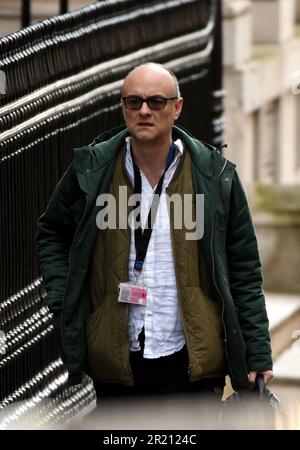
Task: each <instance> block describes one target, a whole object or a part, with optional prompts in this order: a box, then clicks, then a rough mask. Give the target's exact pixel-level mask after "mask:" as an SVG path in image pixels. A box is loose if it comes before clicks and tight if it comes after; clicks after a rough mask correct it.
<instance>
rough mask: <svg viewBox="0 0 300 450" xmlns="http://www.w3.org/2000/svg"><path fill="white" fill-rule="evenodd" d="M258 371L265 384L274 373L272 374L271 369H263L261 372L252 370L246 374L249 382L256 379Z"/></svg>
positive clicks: (251, 382)
mask: <svg viewBox="0 0 300 450" xmlns="http://www.w3.org/2000/svg"><path fill="white" fill-rule="evenodd" d="M258 373H259V374H261V375H263V376H264V382H265V384H267V383H268V382H269V381H270V380H272V378H273V377H274V374H273V372H272V370H265V371H263V372H257V371H253V372H250V373H249V375H248V376H249V383H250V384H255V380H256V377H257V374H258Z"/></svg>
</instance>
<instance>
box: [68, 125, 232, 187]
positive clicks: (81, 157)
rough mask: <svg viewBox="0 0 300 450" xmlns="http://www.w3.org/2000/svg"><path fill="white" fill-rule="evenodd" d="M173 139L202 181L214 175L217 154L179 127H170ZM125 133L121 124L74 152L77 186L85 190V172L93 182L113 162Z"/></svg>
mask: <svg viewBox="0 0 300 450" xmlns="http://www.w3.org/2000/svg"><path fill="white" fill-rule="evenodd" d="M172 134H173V139H177V138H180V139H181V140H182V141H183V142H184V143H185V146H186V147H187V149H188V151H189V152H190V155H191V159H192V163H193V165H194V167H195V168H196V170H198V171H199V172H200V173H201V175H202V176H204V177H205V178H212V177H215V176H218V175H219V173H220V172H221V169H222V167H223V165H224V162H225V159H224V158H223V157H222V156H221V155H219V153H218V152H217V151H216V148H215V147H212V146H211V145H209V144H206V143H204V142H202V141H200V140H199V139H196V138H195V137H194V136H192V135H191V134H190V133H189V132H188V131H186V130H184V129H183V128H182V127H179V126H174V127H173V133H172ZM128 135H129V133H128V130H127V129H126V127H125V126H124V125H123V126H121V127H118V128H114V129H112V130H110V131H107V132H105V133H103V134H101V135H99V136H97V137H96V138H95V139H94V141H93V142H92V143H91V144H90V145H88V146H85V147H80V148H76V149H75V150H74V166H75V170H76V172H77V174H78V178H79V183H80V185H81V186H82V188H83V189H84V190H85V191H86V189H87V187H86V184H87V180H86V174H87V173H88V178H89V182H88V184H90V183H93V179H95V180H97V177H98V172H99V170H101V169H103V168H104V167H105V166H106V165H107V164H109V163H110V162H113V161H114V160H115V158H116V156H117V154H118V152H119V151H120V149H121V148H122V147H123V145H124V143H125V138H126V136H128Z"/></svg>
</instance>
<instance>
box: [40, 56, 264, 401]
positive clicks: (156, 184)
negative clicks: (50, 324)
mask: <svg viewBox="0 0 300 450" xmlns="http://www.w3.org/2000/svg"><path fill="white" fill-rule="evenodd" d="M182 106H183V99H182V97H181V96H180V92H179V87H178V83H177V80H176V78H175V76H174V74H172V73H171V72H169V71H168V70H166V69H165V68H164V67H163V66H160V65H158V64H154V63H148V64H143V65H141V66H139V67H137V68H135V69H134V70H132V71H131V72H130V73H129V74H128V76H127V77H126V78H125V80H124V84H123V87H122V109H123V114H124V119H125V123H126V129H122V130H121V131H120V130H118V131H116V130H112V131H110V132H107V133H104V134H103V135H101V136H99V137H98V138H96V139H95V141H94V142H93V143H92V144H91V145H89V146H87V147H83V148H80V149H76V150H75V158H74V161H73V163H72V164H71V166H70V167H69V168H68V170H67V172H66V173H65V175H64V176H63V178H62V179H61V181H60V182H59V184H58V186H57V188H56V189H55V191H54V193H53V196H52V198H51V200H50V203H49V205H48V208H47V210H46V212H45V214H44V215H42V216H41V218H40V219H39V224H38V246H39V255H40V261H41V272H42V276H43V280H44V284H45V287H46V290H47V294H48V304H49V308H50V310H51V311H52V313H53V317H54V324H55V326H56V328H57V329H58V330H59V335H60V337H61V347H62V355H63V359H64V361H65V363H66V366H67V368H68V370H69V381H70V383H71V384H76V383H80V382H81V379H82V375H83V373H84V372H87V373H88V374H89V375H90V376H91V377H92V378H93V380H94V382H95V386H96V388H97V389H98V391H99V392H100V393H101V392H104V391H105V390H107V389H108V390H110V391H111V390H113V391H114V392H124V391H126V390H127V391H129V392H159V393H160V392H176V391H186V390H200V391H201V390H205V391H207V390H208V391H214V390H218V389H219V390H220V388H223V386H224V377H225V375H226V374H229V376H230V379H231V384H232V386H233V388H234V389H235V390H236V391H242V390H246V389H248V388H249V383H250V384H251V383H252V384H253V383H254V382H255V378H256V375H257V373H262V374H263V376H264V379H265V382H266V383H267V382H268V381H269V380H270V379H271V378H272V376H273V374H272V360H271V349H270V338H269V333H268V319H267V314H266V310H265V300H264V294H263V290H262V276H261V270H260V261H259V255H258V250H257V242H256V237H255V232H254V228H253V225H252V221H251V216H250V212H249V208H248V205H247V200H246V197H245V194H244V191H243V189H242V187H241V184H240V181H239V178H238V176H237V173H236V171H235V166H234V164H232V163H231V162H229V161H227V160H225V159H224V158H223V157H222V156H220V155H219V153H218V152H217V151H216V150H215V149H214V148H213V147H210V146H208V145H206V144H203V143H202V142H201V141H199V140H197V139H195V138H194V137H192V136H191V135H190V134H188V133H187V132H186V131H183V130H182V129H181V128H180V127H176V126H174V122H175V121H176V119H178V117H179V115H180V113H181V110H182ZM120 188H124V189H125V192H126V195H127V197H124V195H123V194H122V192H123V191H121V190H120ZM133 194H135V195H139V194H141V196H140V197H139V199H140V201H141V205H140V209H138V212H137V213H136V214H135V215H131V216H130V217H128V224H129V225H130V226H124V216H123V215H122V214H123V212H122V208H123V207H125V206H127V205H125V204H126V200H128V202H129V203H130V201H129V198H130V196H132V195H133ZM153 194H156V195H153ZM173 194H177V195H178V194H179V199H181V200H182V203H183V208H185V206H186V205H185V204H184V198H185V196H187V195H190V197H189V198H195V196H197V195H200V194H201V195H202V196H204V215H202V217H201V218H200V220H202V221H204V234H203V236H202V235H199V236H198V237H201V239H188V238H187V231H188V230H187V226H186V225H185V224H183V225H182V227H181V228H178V227H177V228H176V227H175V219H176V218H177V219H178V217H177V216H176V217H175V216H174V214H173V215H172V214H171V209H170V208H168V196H169V197H170V196H172V195H173ZM103 195H104V197H103ZM105 195H107V197H105ZM109 196H111V197H109ZM103 198H104V199H106V198H107V199H108V202H105V201H103ZM111 198H113V199H114V200H115V204H116V205H119V206H118V207H117V208H116V211H117V212H113V211H112V210H111V209H109V208H108V207H107V204H108V203H109V202H110V199H111ZM177 198H178V197H177ZM112 204H114V202H112ZM192 204H193V218H195V215H196V216H197V214H196V213H197V211H195V209H196V206H197V205H195V202H194V201H193V202H192ZM131 205H132V203H131ZM105 208H106V209H105ZM104 211H105V214H106V215H107V216H109V215H111V216H110V217H106V218H105V214H104ZM149 211H150V213H149ZM129 212H131V213H132V208H131V210H130V211H129ZM148 213H149V214H148ZM114 214H117V217H115V215H114ZM197 217H198V216H197ZM198 218H199V217H198ZM105 219H107V220H106V225H107V224H110V226H107V227H105ZM121 222H122V224H121ZM114 224H116V226H114ZM121 225H122V226H121ZM137 300H138V301H137ZM109 388H110V389H109Z"/></svg>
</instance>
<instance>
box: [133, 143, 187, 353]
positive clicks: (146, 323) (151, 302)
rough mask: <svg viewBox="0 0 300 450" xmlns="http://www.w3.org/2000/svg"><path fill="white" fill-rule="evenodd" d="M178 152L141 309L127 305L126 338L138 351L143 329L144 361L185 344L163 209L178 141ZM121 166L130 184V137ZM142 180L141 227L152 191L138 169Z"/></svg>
mask: <svg viewBox="0 0 300 450" xmlns="http://www.w3.org/2000/svg"><path fill="white" fill-rule="evenodd" d="M174 143H175V145H176V148H177V149H178V152H177V154H176V156H175V158H174V160H173V162H172V163H171V165H170V167H169V168H168V170H167V172H166V173H165V177H164V182H163V187H162V193H161V196H160V201H159V206H158V210H157V215H156V219H155V223H154V225H153V230H152V234H151V239H150V242H149V246H148V250H147V254H146V258H145V261H144V264H143V271H142V282H143V284H144V285H145V287H146V288H148V295H147V303H146V305H145V306H141V305H131V304H130V305H129V317H128V335H129V343H130V350H131V351H138V350H140V343H139V341H138V335H139V334H140V332H141V331H142V328H143V327H144V330H145V347H144V358H149V359H150V358H159V357H161V356H167V355H171V354H172V353H174V352H177V351H179V350H181V349H182V347H183V346H184V344H185V337H184V333H183V328H182V323H181V316H180V308H179V300H178V291H177V283H176V275H175V267H174V259H173V250H172V242H171V230H170V219H169V214H168V208H167V198H166V192H165V191H166V188H167V186H168V185H169V183H170V181H171V179H172V177H173V175H174V173H175V170H176V168H177V166H178V164H179V161H180V158H181V157H182V154H183V144H182V142H181V140H180V139H177V140H176V141H175V142H174ZM126 145H127V149H126V156H125V167H126V170H127V173H128V176H129V178H130V180H131V182H132V184H134V172H133V164H132V158H131V154H130V137H128V138H126ZM140 174H141V180H142V201H141V223H142V224H143V228H144V224H145V222H146V220H147V217H148V212H149V209H150V206H151V202H152V196H153V194H154V191H155V189H156V186H155V188H152V187H151V185H150V183H149V181H148V179H147V178H146V176H145V175H144V173H143V172H142V171H141V170H140ZM135 256H136V251H135V244H134V229H133V227H131V240H130V251H129V262H128V272H129V280H130V281H133V280H134V278H135V274H134V271H133V266H134V262H135Z"/></svg>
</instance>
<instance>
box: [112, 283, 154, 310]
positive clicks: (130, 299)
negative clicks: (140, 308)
mask: <svg viewBox="0 0 300 450" xmlns="http://www.w3.org/2000/svg"><path fill="white" fill-rule="evenodd" d="M118 302H121V303H131V304H133V305H146V302H147V289H146V288H145V287H142V286H137V285H136V284H130V283H120V284H119V296H118Z"/></svg>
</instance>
